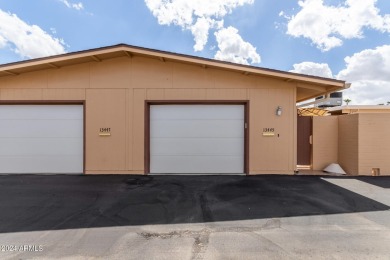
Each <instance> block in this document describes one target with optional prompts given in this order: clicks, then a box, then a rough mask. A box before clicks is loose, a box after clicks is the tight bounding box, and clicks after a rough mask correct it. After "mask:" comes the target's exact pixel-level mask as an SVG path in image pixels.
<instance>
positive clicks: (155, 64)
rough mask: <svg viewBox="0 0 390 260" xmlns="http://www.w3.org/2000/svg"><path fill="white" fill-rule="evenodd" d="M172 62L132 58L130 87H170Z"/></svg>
mask: <svg viewBox="0 0 390 260" xmlns="http://www.w3.org/2000/svg"><path fill="white" fill-rule="evenodd" d="M172 66H173V63H172V62H163V61H160V60H158V59H151V58H143V57H134V58H132V73H133V74H132V83H131V87H132V88H171V87H172Z"/></svg>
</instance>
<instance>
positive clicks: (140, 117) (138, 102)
mask: <svg viewBox="0 0 390 260" xmlns="http://www.w3.org/2000/svg"><path fill="white" fill-rule="evenodd" d="M145 99H146V91H145V89H134V92H133V169H132V170H144V149H145V133H144V131H145V130H144V129H145Z"/></svg>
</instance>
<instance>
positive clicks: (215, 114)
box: [150, 105, 244, 120]
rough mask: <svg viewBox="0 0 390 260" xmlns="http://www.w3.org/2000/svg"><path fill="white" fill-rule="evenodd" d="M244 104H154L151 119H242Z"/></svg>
mask: <svg viewBox="0 0 390 260" xmlns="http://www.w3.org/2000/svg"><path fill="white" fill-rule="evenodd" d="M243 113H244V106H241V105H240V106H234V105H233V106H232V105H166V106H152V107H151V114H150V119H151V120H154V119H159V120H170V119H173V120H181V119H182V120H196V119H200V120H207V119H209V120H215V119H218V120H223V119H228V120H232V119H233V120H234V119H242V114H243Z"/></svg>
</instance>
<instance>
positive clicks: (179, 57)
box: [0, 44, 345, 89]
mask: <svg viewBox="0 0 390 260" xmlns="http://www.w3.org/2000/svg"><path fill="white" fill-rule="evenodd" d="M114 52H120V53H122V54H123V55H127V56H129V57H133V56H134V55H137V54H138V55H145V56H152V57H156V58H158V59H160V60H161V59H163V60H173V61H181V62H187V63H192V64H199V65H200V66H202V67H204V68H209V67H211V68H224V69H229V70H234V71H240V72H243V73H245V74H255V75H263V76H269V77H276V78H283V79H287V80H289V81H291V80H296V81H299V82H307V83H311V84H319V85H331V86H335V87H336V88H339V89H342V88H345V82H344V81H341V80H335V79H326V78H320V77H315V76H308V75H300V74H297V73H291V72H284V71H278V70H272V69H265V68H258V67H252V66H247V65H240V64H233V63H230V62H224V61H216V60H211V59H206V58H200V57H193V56H189V55H184V54H176V53H169V52H164V51H159V50H152V49H146V48H142V47H135V46H130V45H125V44H120V45H115V46H108V47H102V48H99V49H92V50H85V51H80V52H73V53H67V54H61V55H57V56H54V57H45V58H39V59H34V60H28V61H22V62H16V63H11V64H9V65H7V64H4V65H0V71H8V72H11V73H13V72H12V70H17V69H21V68H25V67H33V66H40V65H44V64H47V63H52V64H53V63H56V62H62V61H69V60H77V59H82V58H88V57H89V58H91V57H92V59H94V58H93V57H95V58H99V57H98V56H99V55H103V54H108V53H114ZM129 54H130V55H129Z"/></svg>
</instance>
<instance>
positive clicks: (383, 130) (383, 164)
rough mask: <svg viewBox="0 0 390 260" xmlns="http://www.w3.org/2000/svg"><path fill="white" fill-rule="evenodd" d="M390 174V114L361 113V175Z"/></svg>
mask: <svg viewBox="0 0 390 260" xmlns="http://www.w3.org/2000/svg"><path fill="white" fill-rule="evenodd" d="M373 168H379V169H380V174H381V175H390V114H384V113H381V114H359V175H371V174H372V173H371V171H372V169H373Z"/></svg>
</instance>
